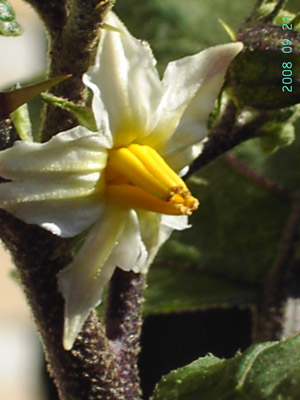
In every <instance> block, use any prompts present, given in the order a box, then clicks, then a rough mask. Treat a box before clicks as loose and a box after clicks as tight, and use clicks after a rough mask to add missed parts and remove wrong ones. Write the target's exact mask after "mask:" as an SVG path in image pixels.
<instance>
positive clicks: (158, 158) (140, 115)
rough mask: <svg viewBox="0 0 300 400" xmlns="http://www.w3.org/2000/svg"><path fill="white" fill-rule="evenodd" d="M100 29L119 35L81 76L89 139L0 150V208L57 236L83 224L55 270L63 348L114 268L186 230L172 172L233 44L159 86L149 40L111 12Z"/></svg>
mask: <svg viewBox="0 0 300 400" xmlns="http://www.w3.org/2000/svg"><path fill="white" fill-rule="evenodd" d="M106 23H107V24H110V25H112V26H114V27H116V28H118V30H119V31H112V30H105V31H103V33H102V38H101V42H100V45H99V50H98V55H97V64H96V65H95V66H94V67H93V68H92V69H91V71H90V72H89V73H88V74H87V75H86V76H85V77H84V82H85V83H86V85H87V86H89V87H90V89H91V90H92V91H93V100H92V108H93V111H94V115H95V119H96V123H97V128H98V132H91V131H89V130H88V129H86V128H84V127H82V126H78V127H76V128H73V129H70V130H69V131H66V132H62V133H59V134H58V135H56V136H55V137H53V138H52V139H51V140H49V141H48V142H47V143H43V144H41V143H29V142H21V141H19V142H16V143H15V145H14V146H13V147H12V148H11V149H8V150H5V151H2V152H0V175H1V176H2V177H4V178H6V179H9V180H11V181H10V182H7V183H4V184H1V185H0V207H1V208H4V209H6V210H8V211H9V212H11V213H13V214H14V215H16V216H17V217H19V218H20V219H22V220H23V221H26V222H27V223H31V224H38V225H40V226H41V227H43V228H45V229H48V230H49V231H51V232H52V233H54V234H56V235H59V236H61V237H73V236H76V235H78V234H80V233H82V232H83V231H85V230H87V229H88V233H87V236H86V239H85V241H84V244H83V245H82V247H81V248H80V250H79V252H78V253H77V255H76V256H75V258H74V260H73V262H72V263H71V264H70V265H68V266H67V267H66V268H65V269H63V270H62V271H61V272H60V273H59V275H58V285H59V289H60V291H61V293H62V294H63V297H64V299H65V323H64V338H63V344H64V347H65V349H71V348H72V346H73V343H74V341H75V339H76V337H77V335H78V333H79V331H80V330H81V328H82V325H83V323H84V321H85V319H86V318H87V316H88V314H89V312H90V311H91V310H92V309H93V308H94V307H95V306H96V305H98V304H99V303H100V301H101V295H102V291H103V287H104V286H105V284H106V283H107V282H108V281H109V279H110V278H111V276H112V273H113V271H114V269H115V267H116V266H118V267H120V268H122V269H123V270H125V271H129V270H133V271H135V272H145V271H147V268H148V266H149V265H150V263H151V262H152V260H153V258H154V256H155V254H156V252H157V250H158V248H159V247H160V246H161V244H162V243H163V242H164V241H165V240H166V239H167V238H168V237H169V235H170V234H171V232H172V230H173V229H177V230H181V229H185V228H187V227H188V224H187V216H188V215H190V214H191V213H192V212H193V211H194V210H196V209H197V207H198V200H197V199H196V198H194V197H193V196H192V195H191V193H190V191H189V190H188V188H187V186H186V184H185V183H184V182H183V181H182V179H181V178H180V177H179V175H178V173H180V171H182V170H183V169H184V168H185V167H187V166H188V165H189V164H190V163H191V162H192V161H193V160H194V159H195V157H197V156H198V155H199V153H200V152H201V149H202V141H203V139H204V138H205V137H206V135H207V128H206V120H207V117H208V115H209V113H210V112H211V110H212V108H213V105H214V101H215V99H216V97H217V95H218V93H219V91H220V88H221V86H222V84H223V80H224V76H225V73H226V70H227V68H228V65H229V64H230V62H231V60H232V59H233V58H234V57H235V55H236V54H237V53H239V52H240V50H241V49H242V44H241V43H230V44H225V45H220V46H216V47H212V48H210V49H207V50H204V51H202V52H200V53H198V54H195V55H193V56H190V57H185V58H183V59H181V60H178V61H174V62H171V63H169V65H168V66H167V69H166V71H165V73H164V76H163V79H162V80H161V79H160V78H159V75H158V72H157V70H156V69H155V63H156V61H155V59H154V57H153V55H152V53H151V50H150V48H149V47H148V45H147V44H146V43H143V42H140V41H139V40H137V39H135V38H134V37H133V36H132V35H131V34H130V33H129V32H128V31H127V29H126V27H125V26H124V25H123V24H122V23H121V22H120V20H119V19H118V18H117V16H116V15H115V14H114V13H112V12H110V13H109V14H108V16H107V20H106ZM192 100H193V101H192ZM191 101H192V103H191ZM190 103H191V104H190ZM188 106H189V110H188V111H187V112H186V113H185V115H183V114H184V112H185V111H186V109H187V107H188ZM191 111H194V112H191Z"/></svg>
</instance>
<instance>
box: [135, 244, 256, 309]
mask: <svg viewBox="0 0 300 400" xmlns="http://www.w3.org/2000/svg"><path fill="white" fill-rule="evenodd" d="M170 244H171V245H172V244H173V242H171V243H169V245H170ZM176 245H178V242H177V243H176ZM188 251H190V255H191V257H192V258H194V257H196V251H195V250H194V249H193V248H192V246H184V245H182V249H181V252H180V253H181V254H180V256H181V258H182V264H181V267H178V260H177V266H174V265H170V264H169V265H158V264H154V265H153V266H152V267H151V269H150V272H149V275H148V278H147V283H148V286H147V289H146V290H145V293H144V295H145V299H146V301H145V303H144V306H143V312H144V314H145V315H149V314H159V313H169V312H184V311H195V310H200V309H203V308H206V307H217V306H220V305H222V306H228V305H229V306H237V307H238V306H240V305H241V304H253V303H254V302H255V301H256V300H257V290H256V288H255V286H253V285H250V284H245V283H240V284H236V283H235V282H231V281H229V280H226V279H221V278H220V279H218V278H216V277H212V276H209V275H206V274H201V273H200V272H199V270H198V269H197V268H195V267H189V266H188V261H189V260H188V257H187V252H188ZM177 254H178V253H177ZM172 264H173V263H172Z"/></svg>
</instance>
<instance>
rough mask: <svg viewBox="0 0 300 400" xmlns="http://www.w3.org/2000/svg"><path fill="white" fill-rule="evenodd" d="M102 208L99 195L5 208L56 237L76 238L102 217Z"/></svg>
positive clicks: (36, 202)
mask: <svg viewBox="0 0 300 400" xmlns="http://www.w3.org/2000/svg"><path fill="white" fill-rule="evenodd" d="M0 188H1V186H0ZM102 207H103V205H102V203H100V202H99V199H98V198H97V197H96V196H87V197H82V198H74V199H67V200H48V201H35V202H28V203H19V204H15V205H10V207H6V209H7V210H8V211H10V212H11V213H12V214H14V215H15V216H16V217H18V218H20V219H22V220H23V221H25V222H27V223H28V224H36V225H39V226H41V227H42V228H44V229H47V230H48V231H50V232H52V233H53V234H55V235H59V236H62V237H73V236H76V235H78V234H79V233H81V232H83V231H84V230H85V229H87V228H88V227H89V226H91V225H92V224H93V223H94V222H95V221H96V220H97V219H98V218H99V217H100V215H101V213H102Z"/></svg>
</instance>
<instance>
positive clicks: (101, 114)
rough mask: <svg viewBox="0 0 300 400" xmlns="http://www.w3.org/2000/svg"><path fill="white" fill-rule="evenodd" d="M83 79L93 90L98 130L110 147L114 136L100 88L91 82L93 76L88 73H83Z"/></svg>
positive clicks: (106, 144)
mask: <svg viewBox="0 0 300 400" xmlns="http://www.w3.org/2000/svg"><path fill="white" fill-rule="evenodd" d="M82 81H83V83H84V84H85V85H86V86H88V87H89V88H90V89H91V91H92V92H93V100H92V110H93V112H94V117H95V120H96V124H97V128H98V132H99V134H100V135H101V137H102V138H103V142H104V143H105V145H104V147H106V148H109V149H110V148H111V147H112V146H113V137H112V134H111V130H110V125H109V117H108V113H107V110H106V109H105V107H104V104H103V102H102V99H101V96H100V90H99V88H98V86H97V85H95V84H94V83H92V82H91V77H90V76H88V75H87V74H84V75H83V78H82Z"/></svg>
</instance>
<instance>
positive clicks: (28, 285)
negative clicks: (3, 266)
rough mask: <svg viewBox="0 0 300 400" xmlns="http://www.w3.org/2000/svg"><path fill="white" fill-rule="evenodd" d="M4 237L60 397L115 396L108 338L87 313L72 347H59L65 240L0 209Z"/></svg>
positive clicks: (89, 399)
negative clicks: (59, 284)
mask: <svg viewBox="0 0 300 400" xmlns="http://www.w3.org/2000/svg"><path fill="white" fill-rule="evenodd" d="M0 220H1V231H2V232H1V233H2V240H3V242H4V244H5V245H6V247H7V248H8V249H9V250H10V252H11V254H12V256H13V259H14V262H15V265H16V266H17V269H18V274H19V278H20V281H21V283H22V286H23V288H24V291H25V293H26V295H27V299H28V302H29V304H30V306H31V309H32V312H33V316H34V319H35V322H36V325H37V328H38V330H39V332H40V334H41V338H42V342H43V345H44V350H45V354H46V359H47V361H48V369H49V372H50V375H51V376H52V378H53V379H54V382H55V384H56V387H57V389H58V392H59V396H60V399H61V400H82V399H85V400H96V399H97V400H108V399H111V400H119V399H120V397H119V391H118V376H117V373H116V371H115V368H114V358H113V357H112V356H111V354H110V349H109V343H108V341H107V338H106V336H105V334H104V332H103V328H102V327H101V326H100V324H99V321H98V319H97V318H96V316H95V315H94V314H93V313H91V315H90V316H89V318H88V320H87V321H86V323H85V326H84V328H83V330H82V332H81V334H80V336H79V337H78V339H77V340H76V343H75V345H74V348H73V349H72V350H71V351H65V350H64V349H63V347H62V331H63V310H64V303H63V299H62V296H61V294H60V293H59V292H58V290H57V281H56V274H57V272H58V271H59V270H60V269H62V268H63V267H64V266H65V265H66V264H68V263H69V262H70V259H71V258H70V254H69V251H68V247H67V243H66V242H65V241H62V240H61V239H60V238H58V237H54V236H53V235H52V234H50V233H49V232H47V231H45V230H44V229H41V228H39V227H37V226H32V225H27V224H25V223H23V222H21V221H19V220H18V219H16V218H14V217H12V216H11V215H9V214H8V213H6V212H4V211H1V213H0Z"/></svg>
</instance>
